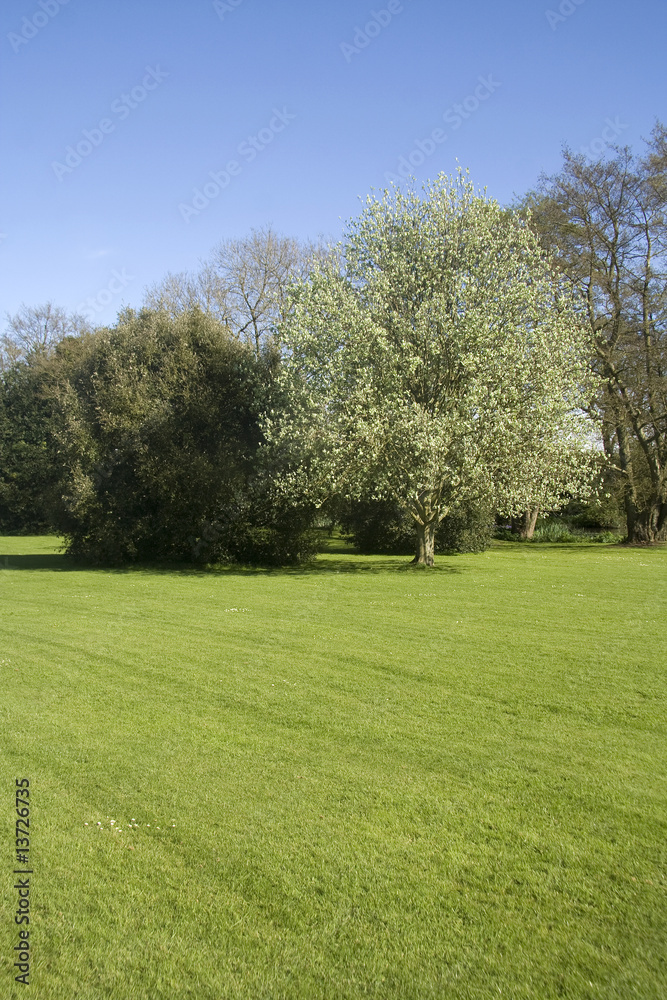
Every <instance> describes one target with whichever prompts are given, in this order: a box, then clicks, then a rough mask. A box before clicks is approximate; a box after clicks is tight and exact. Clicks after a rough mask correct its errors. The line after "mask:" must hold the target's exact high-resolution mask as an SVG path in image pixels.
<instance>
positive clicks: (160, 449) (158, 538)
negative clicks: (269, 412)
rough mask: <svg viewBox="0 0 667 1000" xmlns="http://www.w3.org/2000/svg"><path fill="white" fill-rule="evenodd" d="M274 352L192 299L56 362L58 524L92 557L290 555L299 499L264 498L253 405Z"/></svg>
mask: <svg viewBox="0 0 667 1000" xmlns="http://www.w3.org/2000/svg"><path fill="white" fill-rule="evenodd" d="M276 365H277V358H276V357H275V356H274V355H271V354H268V353H265V354H264V355H261V356H260V357H258V356H257V355H256V354H255V353H254V352H253V351H252V350H251V349H250V348H249V347H247V346H245V345H242V344H239V343H238V342H236V341H234V340H232V339H231V338H230V337H229V336H228V335H227V331H226V329H225V328H224V327H223V326H221V325H220V324H219V323H218V322H216V321H215V320H214V319H212V318H211V317H207V316H205V315H203V314H202V313H201V312H199V311H197V310H195V311H192V312H190V313H183V314H181V315H179V316H178V317H176V318H175V319H174V318H171V317H169V316H168V315H167V314H166V313H160V312H150V311H143V312H141V313H140V314H138V315H137V314H135V313H133V312H131V311H128V312H127V313H126V314H124V315H123V316H122V317H121V319H120V322H119V324H118V326H117V327H115V328H114V329H111V330H105V331H100V332H98V333H97V334H96V336H95V337H94V338H91V339H89V340H88V341H87V342H86V343H66V344H65V345H64V346H63V347H61V348H59V349H58V351H57V353H56V360H55V362H54V365H53V369H52V374H53V387H52V391H53V395H54V399H55V401H56V407H57V409H58V413H59V419H60V424H59V432H58V449H59V454H60V460H61V463H62V476H61V481H60V483H59V488H60V500H59V502H58V504H57V506H56V523H57V524H58V527H59V528H60V530H61V531H62V532H63V533H64V534H65V535H66V537H67V550H68V552H69V553H70V555H72V556H73V557H76V558H79V559H83V560H86V561H89V562H92V563H99V564H118V563H124V562H132V561H147V560H155V559H158V560H183V561H193V562H201V563H209V562H221V561H229V560H240V561H253V560H258V559H259V560H262V561H265V560H267V561H283V560H285V561H298V560H299V559H302V558H305V556H306V555H307V554H308V552H309V543H308V542H307V540H306V539H305V538H304V537H302V535H303V533H304V529H305V527H306V525H307V521H308V512H307V511H303V510H301V511H299V512H298V513H295V512H293V511H290V510H287V509H286V507H285V505H284V504H283V506H282V507H281V506H280V505H279V504H278V503H275V502H273V500H272V495H271V487H270V478H271V469H270V468H268V467H267V464H266V462H263V461H260V460H258V450H259V446H260V444H261V441H262V435H261V432H260V428H259V424H258V418H259V414H260V413H261V412H262V411H263V410H264V409H265V408H266V407H267V406H269V405H270V403H271V401H272V383H273V379H274V373H275V368H276Z"/></svg>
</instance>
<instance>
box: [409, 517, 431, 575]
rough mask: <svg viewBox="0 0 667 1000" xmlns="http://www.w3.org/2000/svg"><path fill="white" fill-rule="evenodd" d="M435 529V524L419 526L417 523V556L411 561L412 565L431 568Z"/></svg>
mask: <svg viewBox="0 0 667 1000" xmlns="http://www.w3.org/2000/svg"><path fill="white" fill-rule="evenodd" d="M435 528H436V522H435V521H431V523H430V524H421V523H420V522H419V521H417V554H416V555H415V557H414V559H413V560H412V561H413V563H415V564H417V565H421V566H432V565H433V563H434V553H435Z"/></svg>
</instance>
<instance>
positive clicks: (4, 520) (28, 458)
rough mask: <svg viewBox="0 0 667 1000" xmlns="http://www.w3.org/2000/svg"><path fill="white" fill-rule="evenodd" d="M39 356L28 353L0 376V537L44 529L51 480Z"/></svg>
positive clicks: (49, 418) (47, 410)
mask: <svg viewBox="0 0 667 1000" xmlns="http://www.w3.org/2000/svg"><path fill="white" fill-rule="evenodd" d="M40 362H41V357H40V356H38V355H35V354H34V353H32V354H29V355H28V357H27V359H26V360H23V361H18V360H17V361H15V362H14V363H13V364H11V365H9V366H8V367H7V368H6V369H5V370H4V371H3V372H0V534H3V535H13V534H39V533H40V532H43V531H46V530H48V527H49V518H48V502H47V495H48V490H49V487H50V485H51V484H52V482H53V480H54V477H55V469H54V462H53V456H52V453H51V451H50V449H49V440H50V435H51V430H52V412H51V406H50V404H49V401H48V399H47V398H46V397H45V395H44V392H43V389H44V382H45V372H44V366H43V364H41V363H40Z"/></svg>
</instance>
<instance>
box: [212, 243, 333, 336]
mask: <svg viewBox="0 0 667 1000" xmlns="http://www.w3.org/2000/svg"><path fill="white" fill-rule="evenodd" d="M318 252H319V253H321V252H322V249H321V244H320V245H319V246H318V245H314V244H310V243H305V244H304V243H300V242H299V241H298V240H296V239H293V238H291V237H289V236H280V235H278V234H277V233H275V232H274V231H273V230H272V229H271V228H270V227H268V228H263V229H253V230H251V232H250V235H249V236H246V237H244V238H242V239H235V240H233V239H228V240H223V241H222V242H221V243H220V244H219V245H218V246H217V247H216V249H215V250H214V251H213V255H212V260H211V267H212V268H213V269H214V271H215V273H216V275H217V276H218V278H219V280H220V282H221V285H222V286H223V287H225V288H226V290H227V307H228V319H227V322H228V325H229V326H230V328H231V329H232V330H233V332H234V335H235V336H236V337H237V338H238V339H239V340H244V341H246V342H248V343H251V344H252V345H253V347H254V349H255V351H257V353H259V352H260V350H261V348H262V346H263V345H264V344H266V343H268V342H270V341H271V340H272V339H273V338H274V337H275V334H276V331H277V329H278V327H279V326H280V324H281V323H283V322H284V321H285V319H286V318H287V313H288V310H289V304H288V296H287V291H288V288H289V287H290V285H291V284H292V283H293V282H295V281H297V280H299V279H300V278H303V277H305V275H306V274H307V272H308V270H309V268H310V263H311V260H312V258H313V256H315V255H316V254H318Z"/></svg>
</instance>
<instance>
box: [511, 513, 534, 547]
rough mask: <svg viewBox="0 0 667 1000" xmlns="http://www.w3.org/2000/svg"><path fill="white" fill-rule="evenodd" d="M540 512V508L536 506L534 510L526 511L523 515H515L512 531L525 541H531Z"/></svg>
mask: <svg viewBox="0 0 667 1000" xmlns="http://www.w3.org/2000/svg"><path fill="white" fill-rule="evenodd" d="M539 512H540V508H539V507H534V508H533V510H526V511H524V512H523V514H522V515H521V517H513V518H512V531H513V532H514V534H515V535H518V536H519V538H521V539H523V540H525V541H530V539H531V538H532V537H533V534H534V532H535V525H536V524H537V515H538V514H539Z"/></svg>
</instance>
